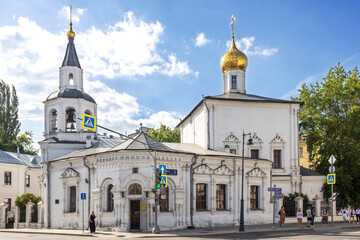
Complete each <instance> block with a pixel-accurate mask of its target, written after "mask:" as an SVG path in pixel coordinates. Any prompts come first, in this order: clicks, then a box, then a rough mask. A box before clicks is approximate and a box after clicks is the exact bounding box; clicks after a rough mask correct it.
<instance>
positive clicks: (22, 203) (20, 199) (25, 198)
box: [14, 193, 41, 208]
mask: <svg viewBox="0 0 360 240" xmlns="http://www.w3.org/2000/svg"><path fill="white" fill-rule="evenodd" d="M29 200H31V201H32V202H33V203H35V204H38V203H39V202H40V201H41V197H36V196H35V195H34V194H32V193H24V194H23V195H21V196H17V197H16V199H15V202H14V204H15V206H18V207H20V208H24V207H26V204H27V203H28V202H29Z"/></svg>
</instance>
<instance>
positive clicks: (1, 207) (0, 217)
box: [0, 201, 9, 229]
mask: <svg viewBox="0 0 360 240" xmlns="http://www.w3.org/2000/svg"><path fill="white" fill-rule="evenodd" d="M8 207H9V204H8V203H7V202H5V201H4V202H3V203H2V204H0V211H1V212H0V229H2V228H5V224H6V209H7V208H8Z"/></svg>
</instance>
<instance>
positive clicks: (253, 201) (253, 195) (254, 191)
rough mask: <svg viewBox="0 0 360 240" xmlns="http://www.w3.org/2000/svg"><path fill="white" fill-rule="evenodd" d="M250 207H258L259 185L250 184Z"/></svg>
mask: <svg viewBox="0 0 360 240" xmlns="http://www.w3.org/2000/svg"><path fill="white" fill-rule="evenodd" d="M250 188H251V189H250V209H252V210H253V209H259V186H250Z"/></svg>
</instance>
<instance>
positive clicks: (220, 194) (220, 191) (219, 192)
mask: <svg viewBox="0 0 360 240" xmlns="http://www.w3.org/2000/svg"><path fill="white" fill-rule="evenodd" d="M216 210H226V185H225V184H217V185H216Z"/></svg>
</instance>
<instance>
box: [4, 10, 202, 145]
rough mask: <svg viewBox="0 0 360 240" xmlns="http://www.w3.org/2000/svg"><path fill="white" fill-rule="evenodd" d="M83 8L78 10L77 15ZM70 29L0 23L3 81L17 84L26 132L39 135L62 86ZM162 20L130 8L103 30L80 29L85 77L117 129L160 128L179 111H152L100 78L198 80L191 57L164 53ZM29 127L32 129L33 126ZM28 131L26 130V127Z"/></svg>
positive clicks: (103, 118) (102, 117) (102, 116)
mask: <svg viewBox="0 0 360 240" xmlns="http://www.w3.org/2000/svg"><path fill="white" fill-rule="evenodd" d="M83 11H84V10H79V11H78V10H76V12H77V14H78V16H80V15H81V14H82V12H83ZM66 31H67V28H64V30H63V31H62V32H59V33H55V34H54V33H51V32H49V31H47V30H46V29H43V28H42V27H40V26H38V25H37V24H36V23H35V22H34V21H31V20H30V19H28V18H24V17H20V18H18V19H17V24H15V25H11V26H9V25H8V26H1V27H0V79H3V80H4V81H6V82H7V83H10V84H14V85H15V87H16V89H17V92H18V96H19V100H20V106H19V109H20V113H19V116H20V119H21V121H22V122H23V123H22V126H26V128H27V129H25V130H33V131H34V132H35V136H34V138H35V139H41V138H42V136H41V132H42V131H43V124H42V123H41V122H42V120H43V103H42V102H43V101H44V100H45V99H46V97H47V96H48V95H49V94H50V93H51V92H54V91H56V90H57V89H58V84H59V82H58V81H59V80H58V68H59V66H60V65H61V62H62V60H63V57H64V54H65V49H66V44H67V39H66ZM163 32H164V27H163V26H162V24H161V23H160V22H155V23H147V22H144V21H140V20H137V19H136V18H135V17H134V15H133V13H132V12H128V13H126V15H125V16H124V19H123V20H122V21H119V22H117V23H116V24H114V25H112V26H109V27H108V29H107V30H105V31H103V30H101V29H97V28H95V27H91V28H89V29H88V30H86V31H85V32H76V38H75V44H76V49H77V52H78V56H79V58H80V63H81V66H82V68H83V69H84V71H85V76H86V77H87V79H86V80H87V81H85V90H86V91H88V92H89V94H90V95H91V96H92V97H94V99H95V100H96V101H97V103H98V116H99V121H100V122H102V123H103V124H104V125H106V126H109V127H114V128H116V129H117V130H118V131H121V132H124V131H132V130H133V129H135V128H138V126H139V123H140V122H143V123H144V125H147V126H157V125H158V124H159V123H160V122H161V123H164V124H167V125H169V126H170V127H174V126H175V125H176V124H177V123H178V118H179V117H181V116H180V115H179V114H178V113H176V112H166V111H159V112H154V111H152V110H151V109H149V106H142V105H141V104H140V103H139V102H138V101H137V99H136V98H135V97H134V96H131V95H129V94H126V93H120V92H117V91H116V90H115V89H112V88H110V87H109V86H107V85H106V84H105V83H103V82H101V81H99V80H93V79H95V78H96V79H101V77H106V78H108V79H113V78H117V77H122V76H145V75H149V74H155V73H157V74H163V75H167V76H170V77H180V78H183V77H184V76H187V77H189V78H196V77H197V75H198V72H195V71H193V70H192V69H191V68H190V66H189V64H188V63H187V61H183V60H179V59H178V58H177V57H176V56H175V54H167V55H165V56H163V54H162V53H163V52H167V50H166V49H161V48H160V47H159V46H160V45H161V43H162V42H161V35H162V34H163ZM29 128H30V129H29ZM22 130H23V131H24V129H22Z"/></svg>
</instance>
